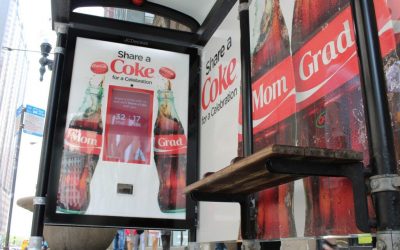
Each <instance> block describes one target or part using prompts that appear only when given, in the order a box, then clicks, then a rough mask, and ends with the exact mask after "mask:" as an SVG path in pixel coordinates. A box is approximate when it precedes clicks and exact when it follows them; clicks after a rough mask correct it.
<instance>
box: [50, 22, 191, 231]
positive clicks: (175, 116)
mask: <svg viewBox="0 0 400 250" xmlns="http://www.w3.org/2000/svg"><path fill="white" fill-rule="evenodd" d="M131 41H133V42H134V43H135V44H137V41H136V40H135V39H132V38H130V39H128V38H122V37H116V36H113V35H107V34H100V33H94V32H87V31H82V30H78V29H71V30H69V33H68V42H67V51H68V53H67V58H66V69H65V71H64V79H63V82H64V83H65V84H64V85H63V87H62V89H61V91H62V95H61V101H60V103H59V106H58V116H57V117H58V119H57V121H56V123H57V125H56V127H57V129H56V136H55V141H54V145H55V150H54V152H55V153H54V154H53V155H52V162H53V168H52V171H51V173H50V176H51V178H50V183H49V192H48V193H49V196H48V199H49V206H48V208H47V209H46V211H47V221H48V222H49V223H55V224H57V223H62V224H71V225H75V224H81V225H98V226H109V225H113V226H119V227H124V226H126V227H132V226H135V227H149V225H151V227H154V228H178V229H190V228H193V226H194V222H193V221H194V202H193V201H191V200H189V199H188V198H187V196H186V195H185V194H184V193H183V188H184V187H185V186H186V183H187V182H193V181H194V178H195V176H196V173H197V166H196V162H197V160H196V158H197V149H196V148H197V139H196V136H197V126H198V120H197V114H192V115H190V116H189V112H188V110H189V106H190V105H191V106H197V105H198V103H197V100H198V97H197V95H198V92H196V91H193V89H194V88H195V86H196V84H195V82H196V66H194V65H197V64H196V63H197V60H198V56H197V52H196V51H195V50H193V49H188V48H184V47H178V46H173V45H166V44H161V43H152V42H141V43H139V44H140V45H141V46H138V45H133V44H131ZM189 124H191V125H190V126H189ZM193 131H195V132H193ZM188 161H190V162H191V164H190V165H188V164H187V163H188Z"/></svg>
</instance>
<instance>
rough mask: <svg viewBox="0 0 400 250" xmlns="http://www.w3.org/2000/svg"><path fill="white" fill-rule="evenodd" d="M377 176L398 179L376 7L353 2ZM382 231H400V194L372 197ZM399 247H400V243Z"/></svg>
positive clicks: (359, 0)
mask: <svg viewBox="0 0 400 250" xmlns="http://www.w3.org/2000/svg"><path fill="white" fill-rule="evenodd" d="M351 5H352V6H351V7H352V11H353V17H354V18H355V30H356V40H357V45H358V54H359V56H360V76H361V77H362V84H361V86H362V90H363V95H364V103H365V113H366V117H367V127H368V129H367V130H368V138H369V140H370V150H371V151H370V153H371V166H372V171H373V174H374V175H388V174H389V175H398V173H397V168H396V167H397V163H396V156H395V151H394V139H393V131H392V127H391V119H390V113H389V105H388V98H387V91H386V85H385V75H384V72H383V65H382V64H383V62H382V55H381V51H380V42H379V36H378V28H377V21H376V15H375V9H374V4H373V3H371V1H368V0H351ZM372 196H373V198H374V201H375V209H376V215H377V229H378V237H379V231H390V230H397V231H398V230H399V229H400V192H399V191H398V190H397V191H395V190H386V191H384V192H374V193H373V194H372ZM398 244H400V243H398Z"/></svg>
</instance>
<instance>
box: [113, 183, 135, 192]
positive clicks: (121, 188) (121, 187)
mask: <svg viewBox="0 0 400 250" xmlns="http://www.w3.org/2000/svg"><path fill="white" fill-rule="evenodd" d="M117 193H118V194H133V185H132V184H123V183H118V184H117Z"/></svg>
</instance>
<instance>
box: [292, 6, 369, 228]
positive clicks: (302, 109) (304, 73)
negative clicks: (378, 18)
mask: <svg viewBox="0 0 400 250" xmlns="http://www.w3.org/2000/svg"><path fill="white" fill-rule="evenodd" d="M292 52H293V63H294V71H295V79H296V91H297V117H298V120H297V124H298V126H297V129H298V130H297V131H298V132H297V135H298V143H299V145H300V146H309V147H321V148H331V149H355V150H359V151H364V156H365V159H364V160H365V162H367V161H368V150H367V145H368V144H367V141H366V130H365V119H364V111H363V106H362V95H361V88H360V79H359V70H358V62H357V57H356V55H357V53H356V47H355V39H354V31H353V23H352V16H351V9H350V6H349V1H344V0H329V1H325V0H324V1H315V0H297V1H296V3H295V9H294V15H293V32H292ZM304 187H305V192H306V206H307V207H306V225H305V235H306V236H315V235H327V234H349V233H357V232H358V229H357V227H356V225H355V221H354V218H355V215H354V214H355V211H354V204H353V192H352V187H351V183H350V181H349V180H347V179H346V178H331V177H309V178H306V179H304Z"/></svg>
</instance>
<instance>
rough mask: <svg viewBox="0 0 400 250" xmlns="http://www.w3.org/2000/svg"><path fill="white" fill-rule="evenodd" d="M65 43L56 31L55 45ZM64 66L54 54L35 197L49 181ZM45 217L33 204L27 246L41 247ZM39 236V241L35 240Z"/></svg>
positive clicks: (39, 206)
mask: <svg viewBox="0 0 400 250" xmlns="http://www.w3.org/2000/svg"><path fill="white" fill-rule="evenodd" d="M65 44H66V34H64V33H57V44H56V47H61V48H64V47H65ZM63 66H64V54H63V53H58V54H55V56H54V64H53V74H52V77H51V82H50V91H49V99H48V106H47V111H46V120H45V125H44V130H43V143H42V151H41V155H40V164H39V173H38V180H37V188H36V194H35V196H36V197H46V194H47V187H48V181H49V172H50V168H51V154H52V150H53V146H52V141H53V138H54V135H55V127H56V126H55V125H56V117H57V105H56V104H57V103H58V101H59V92H60V88H61V77H62V71H63ZM44 218H45V205H44V204H34V205H33V217H32V228H31V238H30V241H29V248H30V249H34V250H39V249H41V242H42V240H41V239H42V237H43V226H44V225H43V222H44ZM39 238H40V241H39V240H37V239H39ZM38 242H39V244H38Z"/></svg>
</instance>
